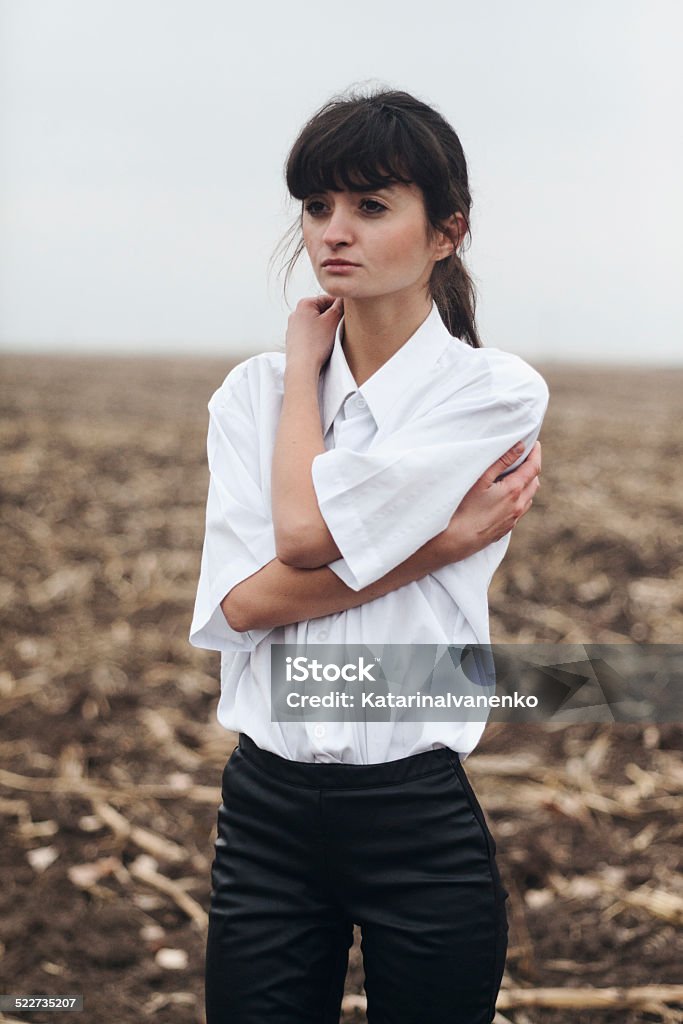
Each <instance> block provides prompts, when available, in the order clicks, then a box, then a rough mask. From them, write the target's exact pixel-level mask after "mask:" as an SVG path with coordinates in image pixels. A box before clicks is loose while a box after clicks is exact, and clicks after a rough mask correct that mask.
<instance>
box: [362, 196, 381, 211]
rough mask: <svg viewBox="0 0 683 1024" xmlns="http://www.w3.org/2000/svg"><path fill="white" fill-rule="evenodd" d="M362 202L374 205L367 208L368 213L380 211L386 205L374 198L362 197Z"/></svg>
mask: <svg viewBox="0 0 683 1024" xmlns="http://www.w3.org/2000/svg"><path fill="white" fill-rule="evenodd" d="M363 202H364V203H370V204H371V205H372V206H373V207H374V209H372V210H368V211H367V212H368V213H381V212H382V210H386V206H383V205H382V204H381V203H378V202H377V200H376V199H364V200H363Z"/></svg>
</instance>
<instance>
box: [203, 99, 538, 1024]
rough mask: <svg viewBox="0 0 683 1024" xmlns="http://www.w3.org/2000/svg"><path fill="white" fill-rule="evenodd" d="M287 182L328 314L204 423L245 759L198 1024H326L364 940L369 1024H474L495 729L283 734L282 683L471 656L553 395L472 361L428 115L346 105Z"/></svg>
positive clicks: (500, 915) (438, 140) (493, 886)
mask: <svg viewBox="0 0 683 1024" xmlns="http://www.w3.org/2000/svg"><path fill="white" fill-rule="evenodd" d="M286 177H287V184H288V187H289V190H290V193H291V194H292V196H294V197H295V198H296V199H298V200H301V202H302V211H301V217H300V220H299V221H298V222H297V226H298V227H300V228H301V232H302V237H301V240H300V242H299V245H298V248H297V251H296V252H295V255H294V257H293V259H296V257H297V256H298V255H299V253H300V252H302V251H303V249H304V248H305V249H306V252H307V254H308V256H309V259H310V261H311V264H312V267H313V270H314V272H315V274H316V277H317V279H318V281H319V283H320V286H321V288H322V289H323V294H322V295H321V296H318V297H316V298H310V299H304V300H302V301H301V302H300V303H299V304H298V306H297V307H296V310H295V312H294V313H293V314H292V315H291V316H290V318H289V324H288V330H287V338H286V352H285V353H278V352H264V353H261V354H259V355H257V356H254V357H252V358H250V359H247V360H246V361H244V362H243V363H240V364H239V365H238V366H236V367H235V368H234V369H233V370H232V371H231V372H230V373H229V374H228V376H227V378H226V379H225V381H224V383H223V384H222V385H221V387H220V388H219V389H218V390H217V391H216V392H215V394H214V395H213V396H212V398H211V399H210V401H209V412H210V419H209V434H208V444H207V450H208V459H209V468H210V481H209V495H208V501H207V513H206V533H205V538H204V547H203V552H202V564H201V570H200V579H199V585H198V592H197V599H196V604H195V612H194V619H193V623H192V627H191V632H190V640H191V642H192V643H193V644H194V645H196V646H198V647H205V648H209V649H212V650H220V651H221V698H220V701H219V706H218V718H219V721H220V722H221V723H222V724H223V725H224V726H225V727H226V728H227V729H231V730H234V731H235V732H237V733H239V745H238V746H237V748H236V749H235V751H234V752H233V754H232V756H231V757H230V759H229V761H228V763H227V765H226V767H225V770H224V773H223V788H222V797H223V802H222V804H221V806H220V809H219V812H218V838H217V841H216V847H215V859H214V862H213V866H212V894H211V911H210V924H209V936H208V944H207V958H206V1008H207V1021H208V1024H218V1022H224V1021H225V1022H227V1021H230V1022H231V1024H257V1022H258V1024H261V1022H263V1021H277V1022H278V1024H289V1022H291V1024H305V1022H310V1024H314V1022H315V1024H323V1022H324V1024H327V1022H332V1021H334V1022H336V1021H338V1020H339V1012H340V1003H341V999H342V994H343V988H344V980H345V975H346V969H347V963H348V950H349V947H350V945H351V944H352V941H353V925H354V923H357V924H359V925H360V927H361V930H362V952H363V960H364V969H365V978H366V980H365V989H366V994H367V1000H368V1005H367V1014H368V1020H369V1021H370V1022H372V1021H376V1022H391V1024H418V1022H419V1024H425V1022H430V1024H431V1022H436V1021H446V1020H447V1021H449V1024H485V1022H486V1024H488V1022H490V1021H491V1020H492V1019H493V1016H494V1012H495V1000H496V996H497V994H498V990H499V986H500V981H501V977H502V974H503V968H504V961H505V955H506V951H507V918H506V913H505V899H506V898H507V896H508V893H507V890H506V889H505V888H504V886H503V885H502V882H501V879H500V875H499V872H498V868H497V865H496V860H495V850H496V844H495V841H494V839H493V836H492V835H491V833H490V830H489V828H488V825H487V823H486V820H485V818H484V815H483V812H482V810H481V807H480V805H479V803H478V801H477V799H476V796H475V794H474V792H473V790H472V787H471V786H470V784H469V780H468V779H467V776H466V775H465V771H464V768H463V761H464V760H465V758H466V757H467V756H468V754H469V753H470V752H471V751H472V750H473V749H474V747H475V745H476V743H477V742H478V740H479V738H480V736H481V734H482V732H483V729H484V727H485V723H484V722H480V721H467V720H465V721H447V722H444V721H438V722H436V721H411V720H409V719H408V718H406V717H402V718H397V717H394V718H392V720H390V721H373V720H370V719H364V720H361V721H358V720H349V718H343V720H342V719H341V718H340V720H338V721H326V722H325V723H324V724H322V723H321V722H320V721H319V720H316V721H315V722H314V721H313V720H311V718H310V717H309V718H307V719H305V720H303V721H301V720H295V719H294V718H292V719H290V720H281V721H275V720H272V721H271V713H270V711H271V704H270V696H271V693H270V667H271V663H270V655H271V646H272V645H274V644H275V645H279V644H284V643H286V644H300V645H306V644H316V645H317V644H324V645H332V644H343V645H346V644H356V643H378V644H384V643H388V644H392V643H395V644H402V645H408V647H407V649H408V650H409V651H415V652H419V651H420V650H421V649H424V646H425V645H434V644H437V645H440V644H445V645H464V644H469V643H474V644H487V643H488V642H489V634H488V612H487V600H486V596H487V589H488V585H489V582H490V580H491V577H492V575H493V572H494V571H495V569H496V568H497V566H498V564H499V563H500V561H501V559H502V557H503V555H504V553H505V550H506V549H507V545H508V543H509V539H510V530H511V529H512V527H513V526H514V524H515V522H516V521H517V520H518V518H519V517H520V516H521V515H523V514H524V512H525V511H526V510H527V509H528V508H529V507H530V505H531V501H532V498H533V495H534V493H535V491H536V488H537V487H538V473H539V472H540V452H539V447H540V446H539V445H538V444H537V443H535V442H536V438H537V435H538V432H539V430H540V426H541V422H542V419H543V415H544V413H545V409H546V405H547V401H548V390H547V387H546V385H545V382H544V381H543V379H542V378H541V377H540V376H539V374H537V373H536V371H535V370H533V369H532V368H531V367H530V366H529V365H528V364H527V363H525V362H524V361H523V360H521V359H520V358H519V357H518V356H516V355H512V354H510V353H505V352H501V351H500V350H499V349H495V348H484V347H482V345H481V342H480V340H479V337H478V334H477V330H476V326H475V322H474V291H473V288H472V285H471V282H470V279H469V277H468V275H467V272H466V271H465V269H464V266H463V264H462V262H461V259H460V257H459V255H458V253H459V251H460V250H461V248H462V244H463V241H464V238H465V236H466V234H467V233H468V232H469V211H470V205H471V199H470V194H469V190H468V179H467V167H466V163H465V157H464V155H463V152H462V148H461V145H460V142H459V140H458V137H457V135H456V134H455V132H454V131H453V129H452V127H451V126H450V125H449V124H448V123H447V122H446V121H445V120H444V119H443V118H442V117H441V115H440V114H438V113H437V112H436V111H435V110H434V109H432V108H431V107H430V106H428V105H427V104H425V103H422V102H421V101H419V100H418V99H416V98H414V97H412V96H410V95H409V94H407V93H405V92H398V91H392V92H390V91H383V92H376V93H373V94H370V95H358V94H356V95H351V96H349V97H342V98H336V99H334V100H332V101H331V102H330V103H328V104H326V105H325V106H324V107H323V108H322V109H321V110H319V111H318V112H317V113H316V114H315V115H314V116H313V117H312V118H311V120H310V121H309V122H308V123H307V124H306V125H305V127H304V128H303V130H302V132H301V134H300V135H299V137H298V139H297V140H296V142H295V143H294V146H293V147H292V150H291V152H290V154H289V158H288V161H287V165H286ZM290 269H291V265H290ZM515 442H518V443H519V444H518V446H517V447H516V448H515V447H514V445H515ZM532 449H533V452H532ZM530 452H532V454H531V455H530V456H529V458H528V459H526V457H527V456H528V455H529V453H530ZM525 459H526V461H525ZM522 463H524V464H523V465H522ZM517 466H519V467H520V468H519V470H518V471H516V472H514V473H512V472H511V471H512V470H513V469H516V467H517ZM503 474H505V476H504V477H503ZM508 474H509V475H508ZM408 682H410V680H408Z"/></svg>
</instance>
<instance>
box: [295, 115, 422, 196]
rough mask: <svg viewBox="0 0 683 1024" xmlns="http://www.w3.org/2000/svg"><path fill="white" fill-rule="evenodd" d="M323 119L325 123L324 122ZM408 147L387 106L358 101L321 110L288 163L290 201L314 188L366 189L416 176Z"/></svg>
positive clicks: (399, 124)
mask: <svg viewBox="0 0 683 1024" xmlns="http://www.w3.org/2000/svg"><path fill="white" fill-rule="evenodd" d="M326 122H327V123H326ZM410 153H411V147H410V144H409V140H407V139H406V138H405V129H404V127H403V125H402V124H401V121H400V120H399V119H398V118H397V117H396V116H395V115H394V114H393V112H392V111H391V110H390V109H389V108H387V107H383V108H382V107H377V106H371V105H367V106H366V105H363V106H360V107H355V108H354V109H352V110H351V111H348V112H347V116H346V117H345V118H343V120H341V121H340V119H339V114H338V112H337V113H336V116H334V117H333V118H332V117H330V118H329V119H328V118H326V117H325V112H323V113H322V115H320V114H319V115H318V116H317V117H316V118H315V119H314V120H313V121H311V122H309V124H308V125H307V126H306V127H305V128H304V130H303V132H302V133H301V135H300V136H299V138H298V139H297V142H296V143H295V145H294V147H293V149H292V151H291V153H290V157H289V160H288V162H287V167H286V171H285V176H286V180H287V188H288V189H289V192H290V194H291V195H292V196H293V197H294V199H305V198H306V197H307V196H309V195H312V194H313V193H317V192H338V191H342V190H345V189H348V190H349V191H351V192H367V191H370V190H374V189H380V188H386V187H387V186H389V185H394V184H396V183H397V182H402V183H404V184H410V183H411V182H412V181H414V180H415V174H414V169H413V168H412V167H411V159H410Z"/></svg>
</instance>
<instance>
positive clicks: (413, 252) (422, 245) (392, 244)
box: [385, 224, 428, 267]
mask: <svg viewBox="0 0 683 1024" xmlns="http://www.w3.org/2000/svg"><path fill="white" fill-rule="evenodd" d="M385 251H386V253H387V259H388V261H389V262H391V263H393V264H394V265H396V264H400V265H401V266H405V267H413V266H416V267H422V265H423V263H424V261H425V259H426V257H427V255H428V253H427V246H426V241H425V235H424V230H423V228H422V227H421V225H419V226H414V225H412V224H411V225H410V226H408V227H405V226H404V227H397V228H396V229H395V230H393V231H392V232H391V233H390V235H389V236H388V237H387V239H386V249H385Z"/></svg>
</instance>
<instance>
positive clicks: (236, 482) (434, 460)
mask: <svg viewBox="0 0 683 1024" xmlns="http://www.w3.org/2000/svg"><path fill="white" fill-rule="evenodd" d="M343 324H344V321H343V318H342V319H341V320H340V323H339V325H338V327H337V331H336V336H335V341H334V346H333V349H332V352H331V355H330V358H329V360H328V362H327V364H326V365H325V367H324V368H323V371H322V373H321V375H320V379H319V401H320V409H321V421H322V429H323V436H324V443H325V452H323V453H321V454H319V455H317V456H316V457H315V458H314V460H313V464H312V476H313V485H314V488H315V492H316V495H317V498H318V503H319V507H320V511H321V513H322V516H323V518H324V520H325V522H326V524H327V526H328V528H329V530H330V533H331V534H332V536H333V537H334V540H335V543H336V544H337V547H338V548H339V550H340V552H341V555H342V557H341V558H339V559H337V560H336V561H333V562H331V563H330V565H329V568H330V569H331V570H332V571H333V572H335V573H336V574H337V575H338V576H339V577H340V578H341V579H342V580H343V581H344V582H345V583H346V584H347V585H348V586H349V587H351V588H352V589H353V590H361V589H362V588H363V587H366V586H368V585H369V584H370V583H373V582H374V581H375V580H378V579H381V578H382V577H383V576H385V575H386V574H387V573H388V572H389V571H390V570H391V569H393V568H394V567H395V566H397V565H399V564H400V563H401V562H403V561H405V559H406V558H408V557H409V556H410V555H411V554H413V553H414V552H415V551H417V549H418V548H420V547H422V545H423V544H425V543H426V542H427V541H428V540H429V539H430V538H432V537H434V536H435V535H436V534H438V533H441V531H442V530H444V529H445V528H446V526H447V525H448V523H449V521H450V518H451V516H452V515H453V512H454V511H455V509H456V508H457V507H458V505H459V504H460V502H461V501H462V499H463V497H464V496H465V494H466V493H467V491H469V489H470V488H471V487H472V485H473V484H474V483H475V482H476V481H477V480H478V479H479V477H480V476H481V475H482V473H483V472H484V470H486V469H487V468H488V467H489V466H491V465H492V464H493V463H494V462H495V461H496V460H497V459H498V458H499V457H500V456H501V455H502V454H503V453H504V452H506V451H507V450H508V449H509V448H511V447H512V445H513V444H514V443H515V442H516V441H518V440H524V443H525V450H524V452H523V453H522V454H521V455H520V456H519V458H518V459H517V461H516V462H515V463H514V466H517V465H519V464H520V463H521V462H522V461H523V460H524V458H525V457H526V455H527V454H528V453H529V450H530V449H531V447H533V444H534V442H535V441H536V438H537V437H538V434H539V431H540V428H541V423H542V420H543V416H544V414H545V411H546V407H547V404H548V397H549V395H548V387H547V385H546V383H545V381H544V379H543V378H542V377H541V375H540V374H539V373H538V372H537V371H536V370H535V369H533V368H532V367H531V366H529V364H528V363H526V362H525V361H524V360H523V359H521V358H520V357H519V356H517V355H515V354H513V353H510V352H503V351H501V350H500V349H497V348H479V349H475V348H472V347H471V346H470V345H468V344H467V343H466V342H463V341H462V340H461V339H459V338H454V337H453V336H452V335H451V334H449V332H448V330H447V329H446V327H445V325H444V323H443V321H442V320H441V316H440V314H439V311H438V307H437V305H436V303H435V302H434V303H433V304H432V310H431V312H430V314H429V316H428V317H427V318H426V320H424V321H423V323H422V324H421V325H420V327H419V328H418V329H417V330H416V331H415V333H414V334H413V335H412V336H411V337H410V338H409V339H408V340H407V341H406V342H405V344H403V345H402V346H401V348H400V349H399V350H398V351H397V352H396V353H395V354H394V355H393V356H392V357H391V358H390V359H389V360H388V361H387V362H386V363H385V364H384V365H383V366H381V367H380V368H379V369H378V370H376V371H375V373H373V375H372V376H371V377H370V378H369V379H368V380H366V381H365V383H364V384H362V385H361V386H360V387H358V385H357V383H356V381H355V379H354V377H353V375H352V374H351V371H350V369H349V366H348V363H347V361H346V357H345V355H344V350H343V348H342V338H343ZM284 370H285V354H284V353H283V352H263V353H260V354H258V355H255V356H252V357H250V358H248V359H246V360H245V361H243V362H241V363H239V364H238V365H237V366H235V367H234V368H233V369H232V370H231V371H230V373H229V374H228V375H227V377H226V378H225V380H224V382H223V383H222V385H221V386H220V387H219V388H218V390H217V391H215V392H214V394H213V395H212V396H211V398H210V400H209V403H208V409H209V428H208V438H207V453H208V462H209V470H210V478H209V490H208V499H207V507H206V531H205V536H204V545H203V550H202V559H201V568H200V575H199V583H198V588H197V596H196V601H195V608H194V616H193V620H192V625H191V628H190V637H189V639H190V643H192V644H193V645H194V646H195V647H203V648H208V649H209V650H219V651H220V652H221V695H220V700H219V703H218V709H217V717H218V720H219V722H220V723H221V724H222V725H223V726H224V727H225V728H226V729H231V730H234V731H236V732H245V733H247V734H248V735H249V736H250V737H251V738H252V739H253V740H254V742H255V743H257V744H258V746H260V747H263V748H264V749H266V750H270V751H272V752H273V753H276V754H279V755H280V756H281V757H285V758H289V759H291V760H295V761H321V762H322V761H326V762H343V763H352V764H369V763H376V762H381V761H391V760H394V759H396V758H399V757H406V756H408V755H410V754H415V753H419V752H421V751H423V750H430V749H433V748H435V747H439V746H448V747H450V748H451V749H452V750H456V751H458V753H459V754H460V756H461V758H462V759H463V760H464V759H465V758H466V757H467V756H468V754H469V753H470V752H471V751H472V750H473V749H474V747H475V746H476V744H477V742H478V741H479V739H480V737H481V734H482V733H483V731H484V728H485V724H486V723H485V721H470V722H467V721H463V722H405V721H402V722H386V721H385V722H372V721H370V722H365V721H360V722H358V721H346V722H344V721H339V722H325V723H324V724H321V723H314V722H312V721H311V722H301V723H298V722H271V721H270V717H271V714H270V645H271V644H274V643H277V644H282V643H287V644H307V643H308V644H315V643H322V644H325V643H328V644H337V643H348V644H357V643H372V644H379V645H381V644H383V643H389V644H399V643H400V644H416V645H420V644H422V645H424V644H438V645H446V646H448V645H460V644H467V643H475V644H488V643H490V636H489V620H488V601H487V591H488V587H489V583H490V581H491V578H492V576H493V574H494V572H495V570H496V569H497V568H498V566H499V564H500V562H501V560H502V558H503V556H504V554H505V552H506V550H507V547H508V544H509V541H510V534H509V533H508V534H507V535H506V536H505V537H503V538H501V539H500V540H498V541H496V542H494V543H493V544H490V545H489V546H488V547H486V548H484V549H483V550H481V551H479V552H477V553H476V554H474V555H471V556H470V557H469V558H465V559H463V560H461V561H459V562H456V563H453V564H451V565H447V566H444V567H443V568H441V569H439V570H438V571H437V572H435V573H432V574H431V575H429V576H426V577H424V578H423V579H420V580H416V581H415V582H413V583H409V584H408V585H407V586H404V587H401V588H399V589H398V590H395V591H393V592H391V593H389V594H386V595H385V596H384V597H379V598H376V599H375V600H373V601H368V602H367V603H365V604H363V605H361V606H360V607H358V608H351V609H349V610H348V611H342V612H338V613H335V614H333V615H325V616H321V617H320V618H315V619H310V620H307V621H302V622H297V623H292V624H291V625H287V626H280V627H276V628H274V629H257V630H251V631H249V632H244V633H239V632H236V631H235V630H234V629H232V628H231V627H230V626H229V625H228V623H227V621H226V618H225V616H224V615H223V612H222V610H221V607H220V602H221V601H222V600H223V598H224V597H225V595H226V594H227V593H228V592H229V591H230V590H231V589H232V588H233V587H234V586H236V585H237V584H238V583H239V582H240V581H241V580H244V579H246V578H247V577H248V576H251V575H252V574H253V573H255V572H257V571H258V570H259V569H261V568H263V566H264V565H266V564H267V563H268V562H270V561H271V560H272V559H274V558H275V557H276V551H275V537H274V531H273V524H272V511H271V508H272V506H271V488H270V478H271V465H272V457H273V447H274V442H275V436H276V431H277V426H278V420H279V415H280V408H281V403H282V398H283V390H284Z"/></svg>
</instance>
